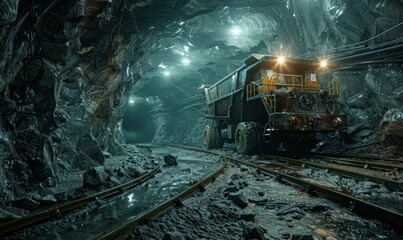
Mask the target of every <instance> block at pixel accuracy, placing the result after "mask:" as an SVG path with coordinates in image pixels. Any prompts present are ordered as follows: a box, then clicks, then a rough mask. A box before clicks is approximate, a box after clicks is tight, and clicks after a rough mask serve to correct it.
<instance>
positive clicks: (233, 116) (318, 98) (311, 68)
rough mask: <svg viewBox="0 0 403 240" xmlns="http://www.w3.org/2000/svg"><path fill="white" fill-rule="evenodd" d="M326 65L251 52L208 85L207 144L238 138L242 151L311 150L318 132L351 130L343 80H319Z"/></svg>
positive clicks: (205, 134)
mask: <svg viewBox="0 0 403 240" xmlns="http://www.w3.org/2000/svg"><path fill="white" fill-rule="evenodd" d="M324 65H326V64H323V62H322V63H320V62H319V61H315V60H307V59H298V58H285V57H282V56H272V55H257V54H254V55H251V56H250V57H248V58H246V59H245V60H244V64H243V65H242V66H241V67H239V68H238V69H237V70H235V71H234V72H232V73H230V74H229V75H228V76H226V77H224V78H223V79H221V80H220V81H218V82H217V83H215V84H214V85H212V86H210V87H208V88H204V92H205V95H206V100H207V115H206V117H207V118H209V119H212V120H213V121H212V122H213V124H211V125H207V126H206V127H205V129H204V132H203V138H204V144H205V146H206V147H207V148H209V149H210V148H221V147H222V146H223V144H224V142H228V143H231V142H235V146H236V149H237V151H238V152H239V153H243V154H253V153H256V152H257V151H264V150H268V149H269V150H270V149H273V150H279V149H282V150H285V151H297V152H309V151H311V150H312V149H313V148H314V147H315V145H316V133H318V132H336V131H343V130H346V129H347V124H348V122H347V116H346V115H345V114H343V113H342V112H341V110H340V104H339V102H340V101H339V98H340V82H339V81H338V80H337V79H329V80H328V81H325V82H322V84H321V83H320V81H319V77H318V73H319V72H321V71H324V70H325V69H324V68H326V66H324Z"/></svg>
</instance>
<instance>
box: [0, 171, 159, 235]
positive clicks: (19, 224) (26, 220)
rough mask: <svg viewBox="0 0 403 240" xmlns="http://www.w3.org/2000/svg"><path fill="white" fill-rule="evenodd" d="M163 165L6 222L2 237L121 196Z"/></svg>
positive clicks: (0, 233) (1, 226) (151, 175)
mask: <svg viewBox="0 0 403 240" xmlns="http://www.w3.org/2000/svg"><path fill="white" fill-rule="evenodd" d="M160 167H161V164H159V165H158V166H157V167H155V168H154V169H153V170H151V171H149V172H148V173H146V174H144V175H142V176H140V177H139V178H136V179H134V180H132V181H129V182H127V183H124V184H121V185H119V186H116V187H113V188H110V189H108V190H105V191H102V192H99V193H96V194H93V195H91V196H88V197H84V198H80V199H77V200H74V201H71V202H68V203H65V204H62V205H56V206H52V207H50V208H48V209H45V210H42V211H40V212H36V213H33V214H30V215H28V216H26V217H22V218H17V219H15V220H12V221H9V222H6V223H4V224H1V225H0V237H4V236H7V235H9V234H10V233H13V232H16V231H19V230H21V229H24V228H27V227H30V226H34V225H38V224H40V223H44V222H47V221H50V220H52V219H58V218H61V217H62V216H63V215H65V214H68V213H70V212H72V211H74V210H76V209H79V208H81V207H83V206H85V205H87V204H88V203H90V202H93V201H96V200H99V199H103V198H108V197H112V196H115V195H117V194H120V193H122V192H124V191H126V190H128V189H131V188H133V187H136V186H138V185H140V184H141V183H143V182H145V181H146V180H148V179H150V178H152V177H153V176H154V175H155V174H156V173H157V172H158V171H160Z"/></svg>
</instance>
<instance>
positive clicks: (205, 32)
mask: <svg viewBox="0 0 403 240" xmlns="http://www.w3.org/2000/svg"><path fill="white" fill-rule="evenodd" d="M370 2H371V1H370ZM372 2H373V3H370V4H369V5H371V4H372V5H374V6H372V7H371V6H364V4H363V3H362V2H361V1H354V3H353V2H351V1H341V0H339V1H331V0H326V1H281V0H277V1H262V0H250V1H214V3H212V2H211V1H166V2H165V1H164V3H160V2H158V3H157V2H155V1H143V2H137V3H136V4H135V5H134V6H135V7H134V8H133V9H132V11H130V14H128V13H127V14H125V15H124V17H123V20H122V22H125V23H124V24H122V27H121V28H122V29H124V28H129V29H133V28H135V29H136V30H135V31H136V32H137V33H138V34H137V36H136V37H138V41H137V42H136V44H137V45H138V47H139V48H141V54H142V57H141V58H140V59H141V60H140V61H139V65H140V68H141V71H137V72H138V73H140V76H138V77H141V78H142V80H143V84H144V85H138V86H137V87H139V86H140V87H141V89H142V91H141V93H140V92H136V94H140V95H153V94H155V93H156V92H158V91H156V90H158V88H162V89H164V88H165V85H168V86H169V85H171V83H172V82H174V83H175V84H177V85H180V86H181V87H183V88H185V91H189V90H193V89H189V87H193V88H194V86H195V84H194V83H195V82H197V84H198V85H203V84H211V83H213V82H215V81H217V80H218V79H219V78H221V77H223V76H225V75H226V74H228V73H229V72H230V71H232V70H234V69H235V68H236V67H238V66H239V65H240V64H241V63H242V62H241V61H242V60H243V59H244V58H245V57H246V56H248V55H249V54H251V53H270V54H276V53H279V52H280V51H281V52H284V53H285V54H287V55H289V56H298V55H300V54H302V53H306V52H309V51H324V50H326V49H328V48H332V47H335V46H342V45H345V44H347V43H352V42H357V41H360V40H363V39H366V38H368V37H370V34H369V33H368V31H367V30H366V28H367V26H368V25H370V23H371V22H373V21H374V20H375V18H376V15H377V14H383V11H385V10H384V9H383V8H382V6H375V4H376V1H372ZM360 5H361V6H360ZM369 7H370V8H371V9H374V10H376V11H378V12H372V11H370V10H369ZM359 11H362V12H359ZM364 12H365V13H364ZM133 19H135V21H136V22H137V28H136V27H133V26H136V24H133ZM385 21H386V20H385ZM388 21H392V20H391V19H388ZM396 21H398V20H396ZM352 22H354V25H351V23H352ZM119 27H120V26H119ZM125 31H129V30H128V29H126V30H125ZM317 55H318V57H319V56H320V55H319V54H317ZM168 75H169V76H168ZM163 79H165V80H166V81H168V80H169V81H171V83H167V82H164V81H159V80H163ZM153 83H159V85H162V86H156V85H155V84H153ZM197 84H196V85H197Z"/></svg>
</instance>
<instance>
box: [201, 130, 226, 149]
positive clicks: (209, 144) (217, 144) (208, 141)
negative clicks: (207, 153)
mask: <svg viewBox="0 0 403 240" xmlns="http://www.w3.org/2000/svg"><path fill="white" fill-rule="evenodd" d="M203 140H204V146H206V148H207V149H212V148H221V147H222V146H223V144H224V142H223V140H222V139H221V136H220V133H219V132H218V129H217V128H216V127H214V126H212V125H207V126H206V127H205V128H204V132H203Z"/></svg>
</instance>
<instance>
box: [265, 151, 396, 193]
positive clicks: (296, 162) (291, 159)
mask: <svg viewBox="0 0 403 240" xmlns="http://www.w3.org/2000/svg"><path fill="white" fill-rule="evenodd" d="M261 156H262V157H265V158H268V159H273V160H277V161H280V162H285V163H290V164H294V165H298V166H301V167H307V166H308V167H312V168H317V169H325V170H328V171H330V172H332V173H336V174H339V175H341V176H345V177H349V178H354V179H357V180H364V181H372V182H375V183H379V184H384V185H385V186H387V187H389V188H391V189H395V190H403V184H402V182H401V181H396V180H393V179H390V178H384V177H379V176H374V175H368V174H364V173H361V172H356V171H351V170H347V169H342V168H338V167H332V166H328V165H325V164H321V163H316V162H312V161H307V160H301V159H297V158H294V157H285V156H280V155H270V154H262V155H261ZM352 161H353V160H352Z"/></svg>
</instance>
